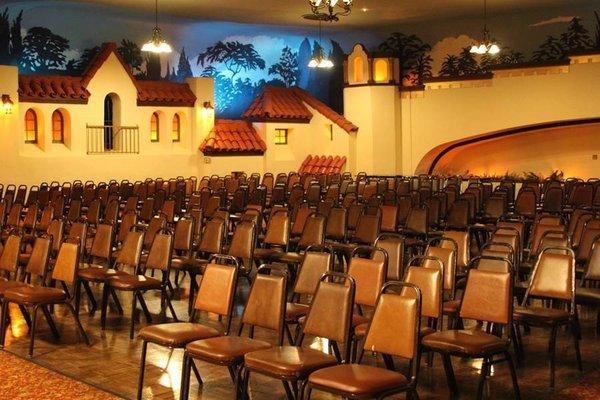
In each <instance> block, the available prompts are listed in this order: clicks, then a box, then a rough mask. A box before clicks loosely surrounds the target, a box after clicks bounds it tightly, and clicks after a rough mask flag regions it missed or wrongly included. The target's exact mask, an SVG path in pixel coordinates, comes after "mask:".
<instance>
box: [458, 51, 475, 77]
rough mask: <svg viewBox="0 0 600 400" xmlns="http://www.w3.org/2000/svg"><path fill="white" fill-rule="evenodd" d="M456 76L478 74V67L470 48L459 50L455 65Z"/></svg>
mask: <svg viewBox="0 0 600 400" xmlns="http://www.w3.org/2000/svg"><path fill="white" fill-rule="evenodd" d="M456 68H457V69H458V74H459V75H460V76H469V75H474V74H477V73H479V72H480V71H479V65H478V64H477V60H476V59H475V56H473V53H471V48H470V47H465V48H463V49H462V50H461V52H460V55H459V56H458V61H457V63H456Z"/></svg>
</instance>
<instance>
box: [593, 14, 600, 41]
mask: <svg viewBox="0 0 600 400" xmlns="http://www.w3.org/2000/svg"><path fill="white" fill-rule="evenodd" d="M594 17H595V20H596V32H595V39H596V43H595V47H596V48H598V49H600V14H598V11H594Z"/></svg>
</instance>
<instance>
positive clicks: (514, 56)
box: [498, 49, 525, 64]
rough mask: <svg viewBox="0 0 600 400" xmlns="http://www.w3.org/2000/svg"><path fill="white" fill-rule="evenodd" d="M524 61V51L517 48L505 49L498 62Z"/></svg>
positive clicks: (516, 62) (513, 62) (512, 62)
mask: <svg viewBox="0 0 600 400" xmlns="http://www.w3.org/2000/svg"><path fill="white" fill-rule="evenodd" d="M524 61H525V56H524V55H523V53H521V52H519V51H516V50H509V49H503V51H502V52H501V53H500V56H499V57H498V64H519V63H522V62H524Z"/></svg>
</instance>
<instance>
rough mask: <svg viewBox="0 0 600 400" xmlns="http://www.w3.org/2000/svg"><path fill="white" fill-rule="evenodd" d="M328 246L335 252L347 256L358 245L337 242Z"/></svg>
mask: <svg viewBox="0 0 600 400" xmlns="http://www.w3.org/2000/svg"><path fill="white" fill-rule="evenodd" d="M329 245H330V246H331V247H332V248H333V250H334V251H336V252H338V253H340V252H344V253H347V254H350V253H352V251H353V250H354V249H355V248H357V247H358V246H360V245H359V244H356V243H337V242H333V243H329Z"/></svg>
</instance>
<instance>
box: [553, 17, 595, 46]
mask: <svg viewBox="0 0 600 400" xmlns="http://www.w3.org/2000/svg"><path fill="white" fill-rule="evenodd" d="M560 40H561V42H562V43H563V46H564V48H565V49H566V50H567V51H569V52H572V51H578V50H585V49H587V48H590V47H592V39H591V38H590V33H589V32H588V30H587V29H586V28H585V26H583V24H582V23H581V18H578V17H575V18H573V19H572V20H571V22H570V23H569V26H568V27H567V31H566V32H565V33H563V34H562V35H561V36H560Z"/></svg>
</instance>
